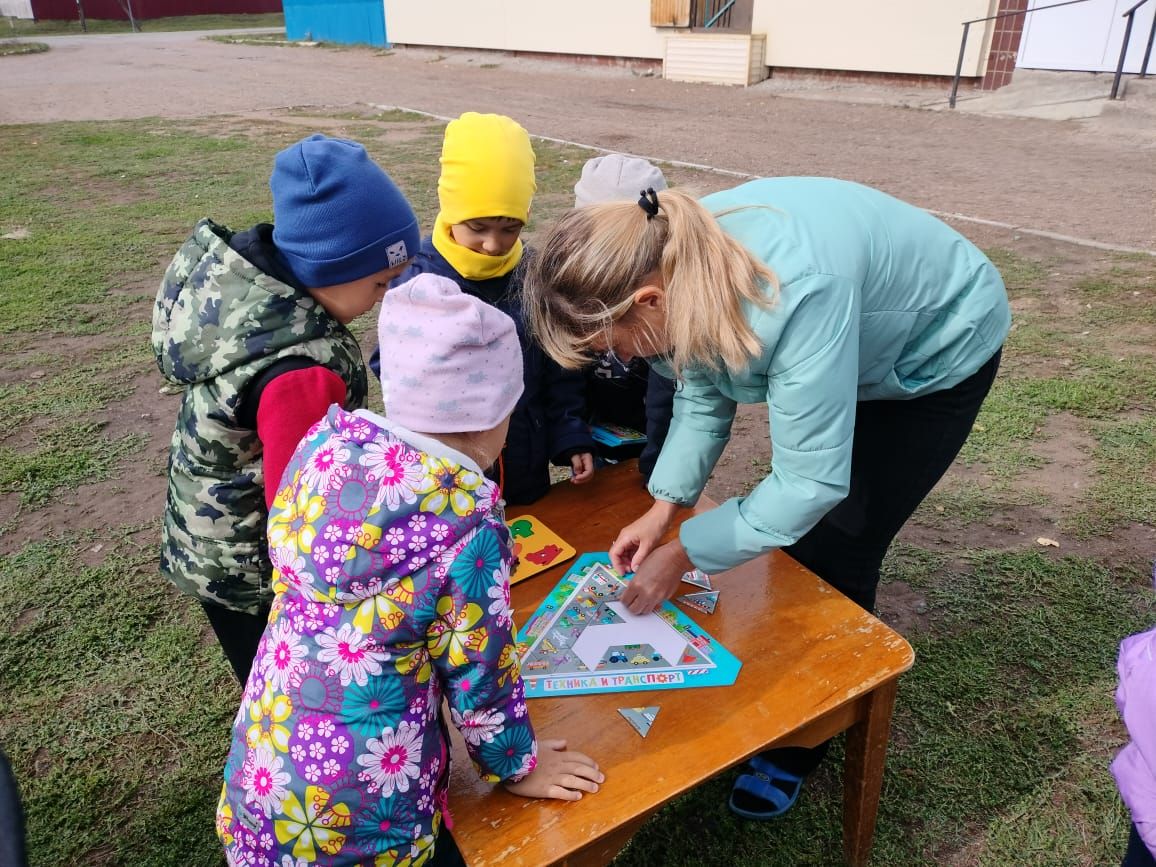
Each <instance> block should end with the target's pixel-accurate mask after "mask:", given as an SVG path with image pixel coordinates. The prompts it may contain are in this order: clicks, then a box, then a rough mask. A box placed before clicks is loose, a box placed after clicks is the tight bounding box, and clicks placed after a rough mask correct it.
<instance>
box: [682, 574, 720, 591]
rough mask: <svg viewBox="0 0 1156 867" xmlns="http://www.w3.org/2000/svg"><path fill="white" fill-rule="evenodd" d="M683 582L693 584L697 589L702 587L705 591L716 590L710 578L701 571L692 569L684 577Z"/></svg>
mask: <svg viewBox="0 0 1156 867" xmlns="http://www.w3.org/2000/svg"><path fill="white" fill-rule="evenodd" d="M682 580H683V581H685V582H686V583H687V584H693V585H694V586H695V587H701V588H702V589H703V590H714V587H713V586H712V585H711V583H710V576H709V575H707V574H706V573H705V572H703V571H702V570H701V569H691V570H690V571H689V572H686V573H684V574H683V576H682Z"/></svg>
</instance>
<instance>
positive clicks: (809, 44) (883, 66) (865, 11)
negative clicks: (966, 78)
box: [751, 0, 998, 75]
mask: <svg viewBox="0 0 1156 867" xmlns="http://www.w3.org/2000/svg"><path fill="white" fill-rule="evenodd" d="M754 3H755V6H754V17H753V20H752V26H751V30H752V32H754V33H766V34H767V65H768V66H801V67H806V68H808V69H852V70H864V71H875V72H904V73H918V74H922V75H953V74H954V73H955V63H956V60H957V59H958V58H959V40H960V37H961V36H962V35H963V27H962V26H961V22H963V21H966V20H968V19H971V18H983V17H985V16H987V15H994V14H995V12H996V7H997V6H998V3H997V2H996V0H874V2H865V0H754ZM987 29H990V22H988V23H987V24H973V25H972V27H971V34H970V35H969V37H968V40H967V54H966V55H965V56H964V64H963V74H964V75H980V74H982V72H983V66H984V64H985V63H986V61H987V51H986V39H985V35H986V30H987Z"/></svg>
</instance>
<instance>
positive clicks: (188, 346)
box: [152, 219, 344, 385]
mask: <svg viewBox="0 0 1156 867" xmlns="http://www.w3.org/2000/svg"><path fill="white" fill-rule="evenodd" d="M233 234H234V233H233V232H232V231H230V230H229V229H226V228H224V227H222V226H218V225H217V224H216V223H214V222H213V221H212V220H207V219H206V220H201V222H199V223H198V224H197V225H196V227H195V228H194V229H193V233H192V235H191V236H190V237H189V239H188V240H187V241H185V243H184V244H183V245H182V246H181V248H180V250H178V251H177V254H176V256H174V257H173V261H172V263H171V264H170V265H169V267H168V270H167V271H166V272H165V276H164V280H163V281H162V283H161V287H160V290H159V291H158V292H157V298H156V304H155V306H154V308H153V332H152V343H153V352H154V353H155V355H156V360H157V366H158V367H159V368H160V371H161V374H162V375H163V376H164V377H165V379H167V380H168V381H169V382H171V383H175V384H179V385H192V384H194V383H197V382H204V381H206V380H209V379H213V378H215V377H217V376H220V375H221V374H223V373H226V372H228V371H230V370H232V369H233V368H235V367H238V366H240V365H243V364H247V363H249V362H251V361H255V360H257V359H260V358H262V357H264V356H268V355H275V354H276V353H278V352H280V351H281V350H283V349H285V348H286V347H289V346H293V345H295V344H298V343H304V342H306V341H309V340H314V339H316V338H319V337H324V336H326V335H328V334H331V333H332V332H333V331H334V330H335V329H341V328H343V327H344V326H342V325H341V324H340V323H338V322H337V320H336V319H334V318H333V317H331V316H330V315H329V314H328V313H327V312H326V311H325V309H324V308H323V307H321V305H319V304H318V303H317V302H316V301H314V300H313V298H312V297H311V296H310V295H309V294H308V293H306V292H302V291H301V290H299V289H295V288H294V287H292V286H289V285H288V284H286V283H282V282H281V281H280V280H277V279H276V278H274V277H270V276H269V275H268V274H266V273H265V272H263V271H261V270H260V269H259V268H257V267H256V266H255V265H253V264H252V263H251V262H249V261H248V260H247V259H245V258H244V257H243V256H241V255H240V254H239V253H237V252H236V251H235V250H233V249H232V248H230V247H229V239H230V238H231V237H232V236H233Z"/></svg>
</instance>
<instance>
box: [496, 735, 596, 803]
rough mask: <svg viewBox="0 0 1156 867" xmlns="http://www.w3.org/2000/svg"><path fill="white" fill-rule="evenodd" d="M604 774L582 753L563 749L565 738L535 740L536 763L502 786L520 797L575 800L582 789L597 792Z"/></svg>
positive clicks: (578, 797) (579, 795)
mask: <svg viewBox="0 0 1156 867" xmlns="http://www.w3.org/2000/svg"><path fill="white" fill-rule="evenodd" d="M605 779H606V777H605V776H604V775H603V773H602V772H601V771H600V770H598V763H597V762H595V761H594V759H592V758H590V756H588V755H586V754H585V753H579V752H571V751H569V750H567V749H566V742H565V741H538V764H537V765H535V766H534V770H532V771H530V773H529V774H527V775H526V777H525V778H524V779H522V780H520V781H518V782H516V783H506V784H505V786H506V788H507V789H508V790H509V791H511V792H513V793H514V794H515V795H521V796H522V797H523V798H556V799H558V800H559V801H577V800H579V799H580V798H581V797H582V793H583V792H590V793H594V792H597V791H598V784H599V783H601V782H602V781H603V780H605Z"/></svg>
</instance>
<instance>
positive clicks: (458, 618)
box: [428, 519, 538, 783]
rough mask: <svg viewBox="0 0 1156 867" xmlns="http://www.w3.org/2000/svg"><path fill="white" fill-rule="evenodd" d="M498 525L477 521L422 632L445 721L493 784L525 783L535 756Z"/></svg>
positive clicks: (507, 560)
mask: <svg viewBox="0 0 1156 867" xmlns="http://www.w3.org/2000/svg"><path fill="white" fill-rule="evenodd" d="M499 526H500V525H497V524H496V522H493V523H491V521H490V520H489V519H487V520H486V521H484V522H483V523H482V525H481V526H480V527H479V528H478V529H477V531H476V532H475V533H474V534H473V535H472V536H470V537H469V538H468V540H467V541H466V543H465V545H464V546H463V547H462V549H461V551H460V552H459V553H458V555H457V557H456V558H455V559H454V562H453V564H452V565H451V566H450V568H449V571H448V573H447V576H446V582H445V585H444V586H443V588H442V590H441V593H440V594H439V595H438V598H437V602H436V612H435V617H434V621H433V624H432V625H431V626H430V630H429V633H428V635H429V637H428V644H429V653H430V658H431V660H432V661H433V665H434V667H435V668H436V669H437V671H438V674H439V675H440V677H441V679H442V682H443V683H444V684H445V695H446V699H447V700H448V701H449V705H450V719H451V721H452V722H453V724H454V726H455V727H456V728H457V729H458V730H459V731H460V732H461V733H462V738H463V739H464V740H465V742H466V747H467V748H468V749H469V753H470V757H471V758H472V759H473V760H474V764H475V765H477V768H478V772H479V773H480V774H481V776H482V779H484V780H486V781H487V782H492V783H497V782H514V781H517V780H520V779H522V778H523V777H525V776H526V774H528V773H529V772H530V771H532V770H533V769H534V764H535V762H536V761H537V758H536V757H537V752H538V745H537V741H536V740H535V738H534V729H533V727H532V726H531V725H530V716H529V713H528V711H527V709H526V697H525V690H524V687H523V684H522V677H521V674H520V672H519V669H518V655H517V652H516V650H515V648H514V635H513V618H512V612H511V610H510V580H509V573H510V561H511V559H512V557H511V554H510V551H509V548H508V546H507V545H506V542H505V540H504V539H503V537H502V535H501V532H500V530H499Z"/></svg>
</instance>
